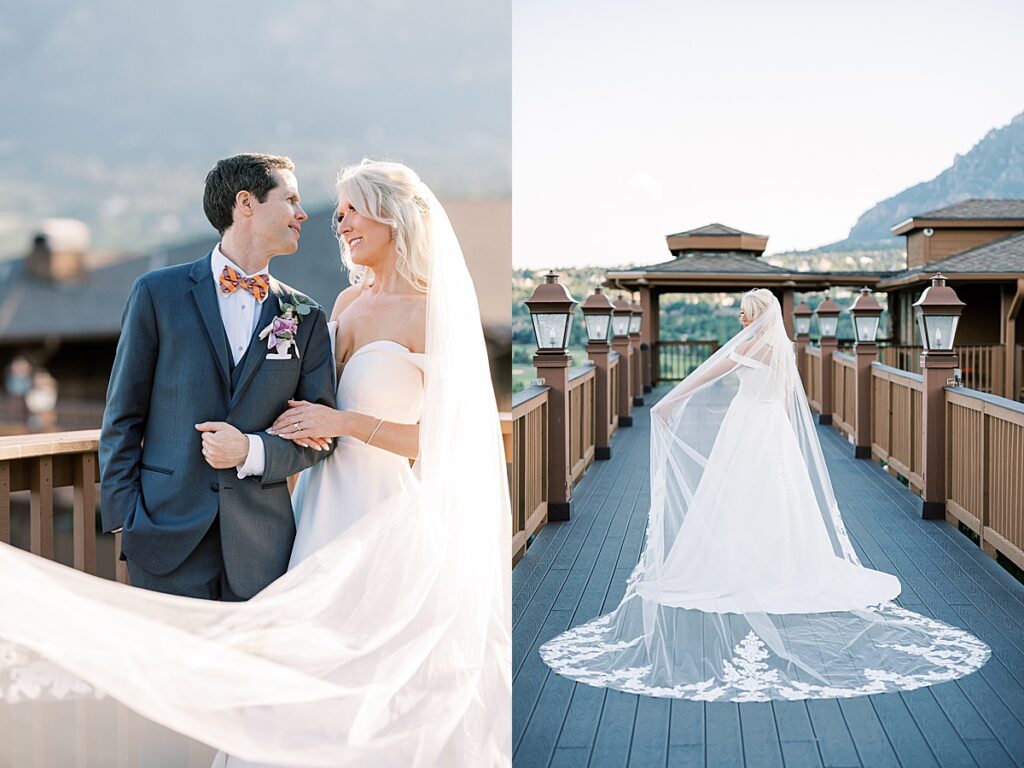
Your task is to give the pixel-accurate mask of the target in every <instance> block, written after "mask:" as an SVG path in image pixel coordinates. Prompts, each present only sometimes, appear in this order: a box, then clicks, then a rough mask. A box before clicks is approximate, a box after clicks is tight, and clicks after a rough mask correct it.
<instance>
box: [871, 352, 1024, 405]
mask: <svg viewBox="0 0 1024 768" xmlns="http://www.w3.org/2000/svg"><path fill="white" fill-rule="evenodd" d="M922 349H923V348H922V347H921V346H920V345H913V344H884V345H882V346H880V347H879V350H878V360H879V362H881V363H883V364H884V365H888V366H891V367H893V368H899V369H900V370H903V371H909V372H911V373H920V372H921V352H922ZM954 351H955V352H956V354H957V356H958V357H959V359H960V371H961V373H962V375H963V385H964V386H965V387H967V388H968V389H975V390H978V391H979V392H987V393H989V394H993V395H1000V396H1002V395H1005V394H1009V393H1005V392H1004V391H1003V390H1004V389H1005V383H1004V381H1005V377H1004V374H1003V371H1004V368H1003V366H1004V364H1005V359H1006V358H1005V357H1004V355H1005V350H1004V347H1003V345H1002V344H957V345H956V346H955V347H954ZM1015 380H1016V381H1019V380H1020V379H1019V377H1018V378H1017V379H1015Z"/></svg>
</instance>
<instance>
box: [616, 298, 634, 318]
mask: <svg viewBox="0 0 1024 768" xmlns="http://www.w3.org/2000/svg"><path fill="white" fill-rule="evenodd" d="M614 306H615V314H616V315H631V314H633V305H631V304H630V303H629V302H628V301H626V298H625V297H624V296H622V295H621V294H620V295H619V298H618V300H617V301H616V302H615V304H614Z"/></svg>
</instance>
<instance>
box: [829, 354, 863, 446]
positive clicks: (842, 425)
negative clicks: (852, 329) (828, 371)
mask: <svg viewBox="0 0 1024 768" xmlns="http://www.w3.org/2000/svg"><path fill="white" fill-rule="evenodd" d="M856 379H857V359H856V358H855V357H854V356H853V355H847V354H845V353H843V352H833V353H832V423H833V424H834V425H835V427H836V428H837V429H838V430H839V431H840V432H842V433H843V434H844V435H847V436H849V435H852V434H853V432H854V428H855V425H856V418H857V413H856V408H857V400H856V397H857V390H856Z"/></svg>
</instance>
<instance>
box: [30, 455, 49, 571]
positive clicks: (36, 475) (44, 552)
mask: <svg viewBox="0 0 1024 768" xmlns="http://www.w3.org/2000/svg"><path fill="white" fill-rule="evenodd" d="M29 476H30V477H29V483H30V497H29V498H30V502H29V506H30V511H29V549H31V551H32V553H33V554H35V555H39V556H41V557H45V558H46V559H47V560H53V456H37V457H35V458H34V459H33V460H32V464H31V467H30V469H29Z"/></svg>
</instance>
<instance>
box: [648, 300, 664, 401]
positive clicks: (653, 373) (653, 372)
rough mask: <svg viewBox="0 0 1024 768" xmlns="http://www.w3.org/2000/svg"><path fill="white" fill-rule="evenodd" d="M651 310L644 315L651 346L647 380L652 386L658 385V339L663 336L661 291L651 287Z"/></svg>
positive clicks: (659, 363) (659, 364)
mask: <svg viewBox="0 0 1024 768" xmlns="http://www.w3.org/2000/svg"><path fill="white" fill-rule="evenodd" d="M650 300H651V312H650V315H645V316H644V327H645V328H646V329H647V331H646V333H647V344H648V346H649V347H650V348H651V351H650V355H651V359H650V365H649V366H648V371H647V381H648V382H649V384H650V386H651V388H652V389H653V388H654V387H656V386H658V379H659V376H660V373H661V371H660V366H661V362H660V360H659V359H658V357H659V354H660V353H659V351H658V339H660V338H661V309H660V307H659V305H660V303H661V291H658V290H656V289H651V298H650Z"/></svg>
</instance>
